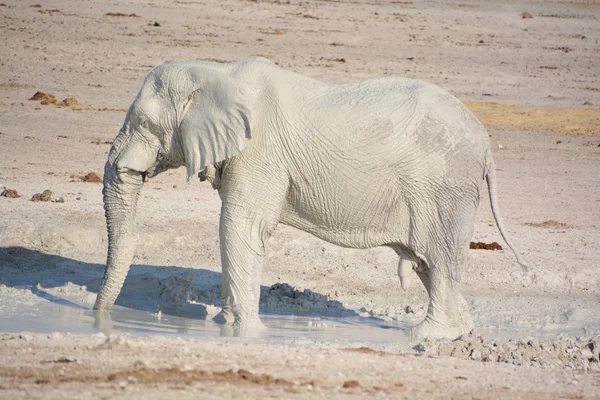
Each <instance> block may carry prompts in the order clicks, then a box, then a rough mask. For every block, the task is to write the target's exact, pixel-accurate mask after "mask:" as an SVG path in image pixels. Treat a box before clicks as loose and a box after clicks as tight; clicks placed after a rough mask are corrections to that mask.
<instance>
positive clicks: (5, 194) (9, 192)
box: [0, 189, 21, 199]
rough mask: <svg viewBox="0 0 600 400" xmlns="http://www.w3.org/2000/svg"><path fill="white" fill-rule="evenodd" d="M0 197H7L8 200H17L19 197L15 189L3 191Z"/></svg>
mask: <svg viewBox="0 0 600 400" xmlns="http://www.w3.org/2000/svg"><path fill="white" fill-rule="evenodd" d="M0 197H8V198H9V199H18V198H19V197H21V195H20V194H19V193H18V192H17V191H16V190H15V189H4V190H3V191H2V193H0Z"/></svg>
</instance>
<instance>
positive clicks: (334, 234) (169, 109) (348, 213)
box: [94, 58, 526, 338]
mask: <svg viewBox="0 0 600 400" xmlns="http://www.w3.org/2000/svg"><path fill="white" fill-rule="evenodd" d="M181 166H185V168H186V172H187V180H188V182H189V181H190V179H192V178H195V177H196V176H199V177H200V178H201V180H203V179H207V180H209V181H210V182H211V183H212V185H213V187H214V188H215V189H217V190H218V192H219V195H220V198H221V214H220V220H219V242H220V252H221V263H222V279H223V281H222V299H221V300H222V310H221V312H220V313H219V314H218V315H217V316H216V317H215V321H217V322H219V323H223V324H227V325H231V326H232V327H233V328H234V329H245V328H251V327H253V326H256V327H259V326H262V324H261V322H260V318H259V315H258V311H259V295H260V283H261V281H260V278H261V269H262V264H263V258H264V256H265V251H266V249H265V247H266V243H267V240H268V238H269V237H270V235H271V234H272V232H273V230H274V228H275V227H276V226H277V224H278V223H282V224H285V225H289V226H292V227H295V228H298V229H300V230H303V231H305V232H308V233H311V234H312V235H314V236H316V237H318V238H321V239H323V240H325V241H327V242H330V243H333V244H336V245H339V246H343V247H347V248H361V249H365V248H372V247H378V246H387V247H389V248H391V249H393V250H394V251H395V252H396V253H397V255H398V257H399V263H398V275H399V276H400V280H401V285H402V287H404V288H406V287H408V285H409V282H410V277H411V275H412V273H413V271H414V272H416V275H417V276H418V277H419V278H420V280H421V281H422V282H423V284H424V286H425V289H426V290H427V292H428V294H429V299H430V300H429V307H428V310H427V314H426V316H425V318H424V320H423V321H422V322H421V323H419V324H418V325H416V326H415V327H413V328H412V330H411V332H412V334H413V336H414V337H421V338H423V337H450V338H454V337H457V336H459V335H461V334H463V333H466V332H468V331H470V330H471V329H472V328H473V327H474V324H473V321H472V319H471V316H470V314H469V307H468V304H467V302H466V301H465V299H464V298H463V296H462V295H461V293H460V290H459V282H460V279H461V274H460V271H461V265H463V264H464V262H465V260H466V259H467V256H468V250H469V244H470V239H471V237H472V234H473V227H474V220H475V213H476V210H477V208H478V205H479V201H480V197H481V194H482V190H483V185H484V183H483V181H484V180H485V181H486V182H487V187H488V195H489V197H490V202H491V208H492V211H493V215H494V218H495V221H496V225H497V227H498V229H499V231H500V233H501V235H502V237H503V238H504V240H505V242H506V243H507V244H508V246H509V247H510V249H511V250H512V251H513V253H514V255H515V257H516V260H517V262H518V263H519V264H521V265H522V266H523V267H524V268H526V264H525V263H524V261H523V260H522V258H521V256H520V254H519V253H518V252H517V251H516V249H515V248H514V246H513V245H512V244H511V243H510V241H509V240H508V238H507V235H506V234H505V233H504V232H505V229H504V228H503V223H502V220H501V217H500V214H499V210H498V198H497V189H496V170H495V166H494V160H493V158H492V152H491V149H490V143H489V137H488V133H487V132H486V130H485V128H484V127H483V125H482V124H481V123H480V122H479V121H478V120H477V118H476V117H475V116H474V115H473V114H472V113H471V112H470V111H469V110H468V109H467V108H466V107H465V106H464V105H463V103H461V102H460V101H459V100H458V99H457V98H455V97H454V96H452V95H451V94H449V93H448V92H446V91H444V90H443V89H441V88H439V87H437V86H435V85H433V84H430V83H426V82H423V81H419V80H413V79H405V78H375V79H369V80H366V81H362V82H359V83H353V84H339V85H338V84H335V85H334V84H328V83H324V82H320V81H317V80H314V79H311V78H308V77H305V76H302V75H300V74H297V73H294V72H291V71H287V70H285V69H283V68H280V67H278V66H277V65H275V64H273V63H271V62H270V61H268V60H265V59H261V58H253V59H248V60H244V61H239V62H233V63H215V62H203V61H177V62H167V63H164V64H162V65H159V66H158V67H156V68H155V69H154V70H152V71H151V72H150V73H149V74H148V76H147V77H146V78H145V80H144V83H143V85H142V88H141V90H140V92H139V93H138V95H137V97H136V98H135V100H134V101H133V103H132V104H131V106H130V108H129V110H128V112H127V115H126V117H125V121H124V123H123V126H122V128H121V130H120V131H119V133H118V135H117V136H116V138H115V140H114V142H113V145H112V147H111V149H110V151H109V155H108V160H107V162H106V165H105V170H104V187H103V200H104V208H105V215H106V223H107V231H108V255H107V263H106V269H105V275H104V279H103V281H102V283H101V286H100V289H99V291H98V296H97V299H96V302H95V304H94V309H95V310H108V309H110V307H111V306H112V305H113V304H114V302H115V300H116V298H117V296H118V294H119V291H120V290H121V286H122V285H123V281H124V279H125V277H126V275H127V272H128V270H129V266H130V264H131V261H132V258H133V255H134V251H135V243H134V242H135V240H134V238H133V236H134V225H135V215H136V209H137V203H138V198H139V195H140V191H141V188H142V186H143V184H144V181H145V180H146V179H147V178H150V177H153V176H156V175H158V174H159V173H161V172H163V171H165V170H167V169H171V168H178V167H181Z"/></svg>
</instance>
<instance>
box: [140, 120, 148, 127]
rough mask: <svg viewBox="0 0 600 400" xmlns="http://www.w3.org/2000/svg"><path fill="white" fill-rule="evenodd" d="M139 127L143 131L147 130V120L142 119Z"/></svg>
mask: <svg viewBox="0 0 600 400" xmlns="http://www.w3.org/2000/svg"><path fill="white" fill-rule="evenodd" d="M140 125H141V126H142V128H144V129H148V126H149V124H148V120H147V119H143V120H141V121H140Z"/></svg>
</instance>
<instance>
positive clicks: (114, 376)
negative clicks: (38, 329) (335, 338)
mask: <svg viewBox="0 0 600 400" xmlns="http://www.w3.org/2000/svg"><path fill="white" fill-rule="evenodd" d="M47 364H49V363H47ZM58 364H61V365H58V366H52V367H50V368H36V367H30V368H19V369H16V368H7V367H1V368H0V376H1V377H5V378H12V379H13V382H19V383H26V382H33V383H36V384H38V385H48V384H57V383H67V382H84V383H99V382H100V383H102V382H105V383H108V382H123V383H125V382H126V383H128V384H141V385H150V386H155V385H159V384H170V385H173V384H182V385H191V384H193V383H198V382H211V383H224V384H230V385H246V384H249V385H259V386H292V385H293V383H292V382H290V381H287V380H285V379H281V378H276V377H273V376H272V375H269V374H256V373H253V372H250V371H247V370H244V369H239V370H238V371H237V372H236V371H234V370H231V369H230V370H227V371H217V372H210V371H205V370H201V369H190V370H182V369H180V368H156V369H153V368H127V369H122V370H120V371H117V372H112V373H102V372H100V373H93V372H91V373H85V372H83V371H80V370H78V368H77V367H76V366H75V365H74V366H73V367H68V366H65V365H64V364H71V362H69V363H65V362H58ZM72 364H76V362H73V363H72ZM76 370H77V371H76Z"/></svg>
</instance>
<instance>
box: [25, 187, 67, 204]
mask: <svg viewBox="0 0 600 400" xmlns="http://www.w3.org/2000/svg"><path fill="white" fill-rule="evenodd" d="M30 201H33V202H35V203H37V202H39V201H43V202H48V201H50V202H52V203H64V202H65V199H63V198H62V197H60V198H58V199H57V198H55V197H54V193H52V191H51V190H50V189H46V190H44V191H43V192H42V193H36V194H34V195H33V196H32V197H31V200H30Z"/></svg>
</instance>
